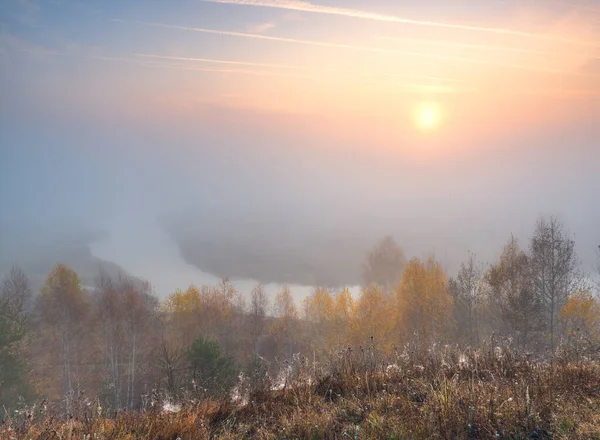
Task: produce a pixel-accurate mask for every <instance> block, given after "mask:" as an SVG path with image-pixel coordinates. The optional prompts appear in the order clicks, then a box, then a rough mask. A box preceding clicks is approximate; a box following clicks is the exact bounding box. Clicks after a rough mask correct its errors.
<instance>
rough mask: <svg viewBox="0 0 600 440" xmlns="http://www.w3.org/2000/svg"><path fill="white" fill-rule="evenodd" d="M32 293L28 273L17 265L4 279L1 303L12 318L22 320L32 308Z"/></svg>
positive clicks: (0, 288)
mask: <svg viewBox="0 0 600 440" xmlns="http://www.w3.org/2000/svg"><path fill="white" fill-rule="evenodd" d="M31 302H32V293H31V288H30V286H29V280H28V279H27V275H25V273H24V272H23V271H22V270H21V269H19V268H18V267H16V266H13V267H12V268H11V269H10V272H9V273H8V274H7V275H6V276H5V277H4V279H3V280H2V284H1V285H0V304H2V305H3V306H4V307H5V310H6V311H7V312H8V313H9V314H10V316H11V319H13V320H19V321H21V320H22V319H24V315H25V313H27V312H28V311H29V310H30V308H31Z"/></svg>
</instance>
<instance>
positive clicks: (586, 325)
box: [560, 291, 600, 348]
mask: <svg viewBox="0 0 600 440" xmlns="http://www.w3.org/2000/svg"><path fill="white" fill-rule="evenodd" d="M560 317H561V321H562V323H563V326H564V328H565V332H566V335H567V337H568V340H569V342H570V343H571V344H572V343H574V342H578V341H583V342H585V343H586V345H590V346H592V347H594V348H595V347H596V346H597V344H598V343H600V302H598V300H597V299H596V298H594V296H593V295H592V294H591V293H590V292H588V291H581V292H578V293H576V294H574V295H572V296H571V297H570V298H569V299H568V300H567V302H566V303H565V305H564V306H563V308H562V310H561V311H560Z"/></svg>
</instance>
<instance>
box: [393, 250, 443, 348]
mask: <svg viewBox="0 0 600 440" xmlns="http://www.w3.org/2000/svg"><path fill="white" fill-rule="evenodd" d="M396 295H397V307H398V326H399V331H400V333H401V334H403V335H404V337H405V338H407V339H408V338H411V337H416V340H414V342H415V343H416V344H417V349H425V347H427V346H429V345H430V344H431V343H434V342H436V341H437V340H438V339H440V338H442V337H443V336H444V335H445V334H447V333H448V331H449V330H450V325H449V323H450V318H451V316H452V297H451V296H450V295H449V294H448V289H447V277H446V274H445V272H444V270H443V269H442V267H441V266H440V264H439V263H438V262H437V261H435V260H434V259H433V258H429V259H428V260H427V262H426V263H423V262H422V261H420V260H419V259H418V258H413V259H412V260H410V261H409V262H408V264H407V265H406V268H405V269H404V273H403V275H402V280H401V281H400V285H399V286H398V288H397V289H396Z"/></svg>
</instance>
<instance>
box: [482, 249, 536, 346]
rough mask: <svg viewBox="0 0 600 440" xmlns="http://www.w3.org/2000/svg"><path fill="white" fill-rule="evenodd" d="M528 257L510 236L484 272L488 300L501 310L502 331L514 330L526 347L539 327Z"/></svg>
mask: <svg viewBox="0 0 600 440" xmlns="http://www.w3.org/2000/svg"><path fill="white" fill-rule="evenodd" d="M532 269H533V267H532V261H531V258H530V257H529V256H528V255H527V254H526V253H525V252H524V251H522V250H521V249H520V247H519V244H518V243H517V240H516V239H515V238H514V237H511V238H510V240H509V241H508V243H507V244H506V245H505V246H504V249H503V251H502V254H501V255H500V261H499V262H498V263H497V264H495V265H494V266H492V267H491V268H490V270H489V271H488V273H487V274H486V281H487V283H488V285H489V286H490V289H491V290H490V294H491V296H492V298H491V302H492V304H494V305H495V306H496V307H495V308H496V309H497V310H499V311H500V314H499V316H500V321H501V322H502V327H503V329H504V333H506V334H507V335H513V334H516V336H517V339H518V341H519V344H520V345H521V346H522V347H527V346H528V344H529V343H530V342H531V334H532V333H533V332H536V331H538V330H540V327H541V318H542V316H541V312H542V303H541V299H540V296H539V295H538V293H537V292H536V290H535V286H534V278H533V272H532Z"/></svg>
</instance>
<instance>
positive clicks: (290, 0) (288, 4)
mask: <svg viewBox="0 0 600 440" xmlns="http://www.w3.org/2000/svg"><path fill="white" fill-rule="evenodd" d="M205 1H208V2H212V3H226V4H234V5H246V6H260V7H267V8H278V9H288V10H294V11H302V12H314V13H320V14H329V15H338V16H344V17H354V18H360V19H366V20H375V21H384V22H392V23H400V24H410V25H417V26H428V27H440V28H448V29H460V30H467V31H474V32H485V33H494V34H504V35H513V36H519V37H528V38H535V39H541V40H552V41H560V42H564V43H572V44H581V45H589V46H595V47H600V43H599V42H598V41H587V40H579V39H575V38H570V37H564V36H561V35H552V34H539V33H533V32H526V31H520V30H514V29H506V28H497V27H488V26H471V25H464V24H457V23H446V22H438V21H428V20H414V19H410V18H405V17H399V16H395V15H388V14H380V13H374V12H367V11H362V10H359V9H350V8H339V7H333V6H323V5H317V4H313V3H309V2H306V1H300V0H205Z"/></svg>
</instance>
